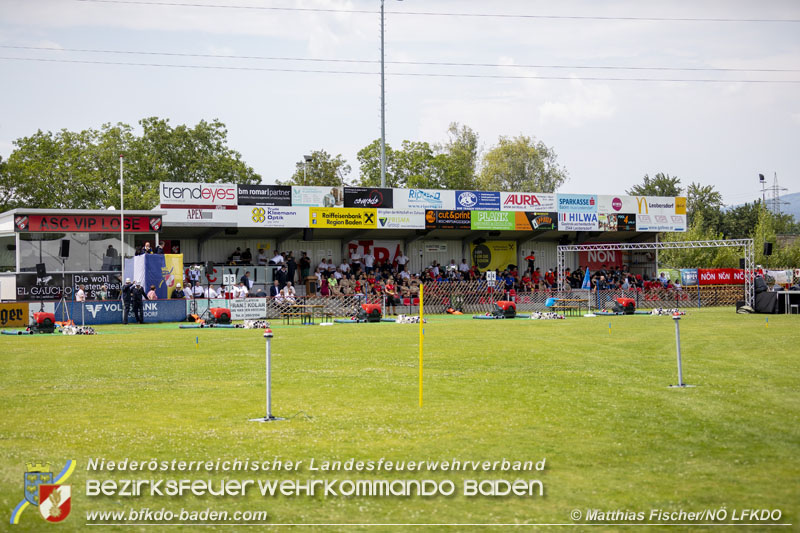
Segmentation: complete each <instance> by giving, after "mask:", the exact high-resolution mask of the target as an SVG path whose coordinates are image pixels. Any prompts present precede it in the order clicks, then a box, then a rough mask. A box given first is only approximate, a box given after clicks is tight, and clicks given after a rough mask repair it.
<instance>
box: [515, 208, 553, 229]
mask: <svg viewBox="0 0 800 533" xmlns="http://www.w3.org/2000/svg"><path fill="white" fill-rule="evenodd" d="M514 215H515V219H514V222H515V228H514V229H516V230H517V231H531V230H538V231H545V230H554V229H556V221H557V220H558V213H538V212H535V213H531V212H525V213H521V212H519V211H517V212H516V213H514Z"/></svg>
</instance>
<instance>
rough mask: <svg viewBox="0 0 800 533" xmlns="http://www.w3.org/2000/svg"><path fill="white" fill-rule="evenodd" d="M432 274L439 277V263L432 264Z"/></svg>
mask: <svg viewBox="0 0 800 533" xmlns="http://www.w3.org/2000/svg"><path fill="white" fill-rule="evenodd" d="M431 274H433V276H434V277H436V278H438V277H439V263H437V262H436V261H434V262H433V263H432V264H431Z"/></svg>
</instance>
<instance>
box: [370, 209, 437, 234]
mask: <svg viewBox="0 0 800 533" xmlns="http://www.w3.org/2000/svg"><path fill="white" fill-rule="evenodd" d="M378 229H425V211H424V210H422V209H378Z"/></svg>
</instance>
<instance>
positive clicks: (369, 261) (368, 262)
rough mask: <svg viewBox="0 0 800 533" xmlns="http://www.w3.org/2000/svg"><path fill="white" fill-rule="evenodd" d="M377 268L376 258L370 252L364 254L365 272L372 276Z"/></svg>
mask: <svg viewBox="0 0 800 533" xmlns="http://www.w3.org/2000/svg"><path fill="white" fill-rule="evenodd" d="M374 266H375V256H374V255H372V254H371V253H370V252H367V253H365V254H364V272H366V273H367V274H371V273H372V270H373V267H374Z"/></svg>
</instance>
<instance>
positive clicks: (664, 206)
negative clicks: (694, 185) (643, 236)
mask: <svg viewBox="0 0 800 533" xmlns="http://www.w3.org/2000/svg"><path fill="white" fill-rule="evenodd" d="M634 198H635V199H636V211H635V213H636V230H637V231H686V198H685V197H682V196H679V197H672V196H635V197H634Z"/></svg>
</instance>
